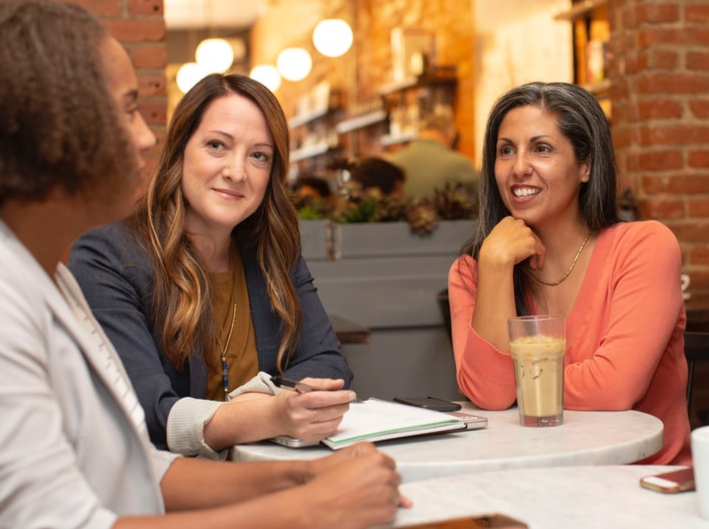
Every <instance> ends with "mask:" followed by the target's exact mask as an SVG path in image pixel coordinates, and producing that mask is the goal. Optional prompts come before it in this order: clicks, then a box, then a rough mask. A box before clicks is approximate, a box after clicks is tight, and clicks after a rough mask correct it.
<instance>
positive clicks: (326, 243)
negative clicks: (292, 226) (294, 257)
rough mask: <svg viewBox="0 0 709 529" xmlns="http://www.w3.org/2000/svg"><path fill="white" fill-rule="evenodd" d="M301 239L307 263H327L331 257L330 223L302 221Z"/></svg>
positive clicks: (326, 221)
mask: <svg viewBox="0 0 709 529" xmlns="http://www.w3.org/2000/svg"><path fill="white" fill-rule="evenodd" d="M300 239H301V244H302V246H303V257H304V258H305V260H306V261H308V262H310V261H326V260H327V259H329V257H330V221H329V220H301V221H300Z"/></svg>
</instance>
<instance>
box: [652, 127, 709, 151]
mask: <svg viewBox="0 0 709 529" xmlns="http://www.w3.org/2000/svg"><path fill="white" fill-rule="evenodd" d="M640 144H641V145H643V146H648V145H690V144H709V124H707V125H683V124H680V123H678V124H676V125H656V126H645V127H642V129H641V131H640Z"/></svg>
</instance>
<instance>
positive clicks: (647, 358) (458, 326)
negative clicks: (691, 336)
mask: <svg viewBox="0 0 709 529" xmlns="http://www.w3.org/2000/svg"><path fill="white" fill-rule="evenodd" d="M680 268H681V255H680V249H679V245H678V243H677V240H676V238H675V236H674V235H673V233H672V232H671V231H670V230H669V229H668V228H667V227H666V226H664V225H663V224H661V223H659V222H656V221H646V222H632V223H621V224H616V225H614V226H612V227H609V228H606V229H604V230H603V231H602V232H601V233H600V235H599V237H598V240H597V241H596V245H595V247H594V249H593V255H592V257H591V261H590V264H589V266H588V270H587V271H586V276H585V278H584V281H583V284H582V286H581V289H580V291H579V294H578V297H577V299H576V302H575V304H574V307H573V309H572V311H571V313H570V314H569V315H568V317H567V322H566V357H565V366H566V367H565V370H564V407H565V408H567V409H571V410H629V409H633V410H638V411H642V412H645V413H649V414H651V415H654V416H655V417H658V418H659V419H660V420H662V422H663V424H664V446H663V448H662V450H661V451H660V452H659V453H657V454H656V455H654V456H652V457H650V458H648V459H646V460H644V461H643V463H647V464H678V465H682V464H691V454H690V447H689V432H690V426H689V418H688V416H687V407H686V400H685V398H686V397H685V396H686V388H687V362H686V359H685V357H684V329H685V324H686V315H685V310H684V302H683V300H682V292H681V289H680ZM448 287H449V297H450V305H451V318H452V331H453V350H454V352H455V358H456V370H457V378H458V385H459V387H460V389H461V391H462V392H463V393H464V394H465V395H466V396H467V397H468V398H470V399H471V400H472V401H473V402H474V403H476V404H477V405H478V406H480V407H482V408H484V409H504V408H508V407H509V406H511V405H512V404H514V402H515V381H514V372H513V367H512V359H511V357H510V356H509V355H508V354H505V353H503V352H501V351H499V350H497V349H495V348H494V347H493V346H492V345H491V344H490V343H488V342H487V341H485V340H484V339H483V338H481V337H480V336H479V335H478V334H477V333H476V332H475V331H474V330H473V329H472V328H471V326H470V322H471V321H472V317H473V312H474V311H475V298H476V289H477V263H476V261H475V260H474V259H473V258H472V257H470V256H467V255H466V256H462V257H460V258H458V259H457V260H456V261H455V262H454V263H453V265H452V266H451V269H450V272H449V277H448ZM532 311H533V312H534V311H535V308H534V307H532Z"/></svg>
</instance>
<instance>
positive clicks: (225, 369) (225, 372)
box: [221, 300, 236, 400]
mask: <svg viewBox="0 0 709 529" xmlns="http://www.w3.org/2000/svg"><path fill="white" fill-rule="evenodd" d="M235 321H236V300H234V309H233V310H232V313H231V326H230V327H229V335H228V336H227V338H226V343H225V344H224V350H223V351H222V358H221V359H222V388H223V390H224V400H226V397H227V395H228V394H229V365H228V364H227V361H226V352H227V349H229V343H230V342H231V335H232V333H233V332H234V322H235Z"/></svg>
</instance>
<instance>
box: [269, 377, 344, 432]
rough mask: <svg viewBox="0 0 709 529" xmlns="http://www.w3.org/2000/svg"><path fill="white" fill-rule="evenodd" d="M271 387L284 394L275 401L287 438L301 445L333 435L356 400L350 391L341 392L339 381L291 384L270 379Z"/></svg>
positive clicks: (309, 380)
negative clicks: (278, 403) (279, 402)
mask: <svg viewBox="0 0 709 529" xmlns="http://www.w3.org/2000/svg"><path fill="white" fill-rule="evenodd" d="M271 381H272V382H273V383H274V385H276V386H278V387H280V388H282V389H285V390H288V391H282V392H281V393H280V394H279V395H278V398H280V399H283V400H284V407H283V408H284V413H285V414H286V415H287V417H284V421H285V423H286V424H288V425H289V427H288V432H287V435H290V436H292V437H296V438H298V439H302V440H303V441H319V440H320V439H323V438H325V437H328V436H330V435H333V434H334V433H335V432H336V431H337V427H338V426H339V424H340V422H341V421H342V416H343V415H344V413H345V412H346V411H347V410H348V409H349V403H350V402H351V401H353V400H355V398H356V397H357V395H356V394H355V392H354V391H351V390H343V389H342V386H343V385H344V381H343V380H333V379H324V378H305V379H303V380H299V381H297V380H292V379H289V378H286V377H282V376H275V377H271Z"/></svg>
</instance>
